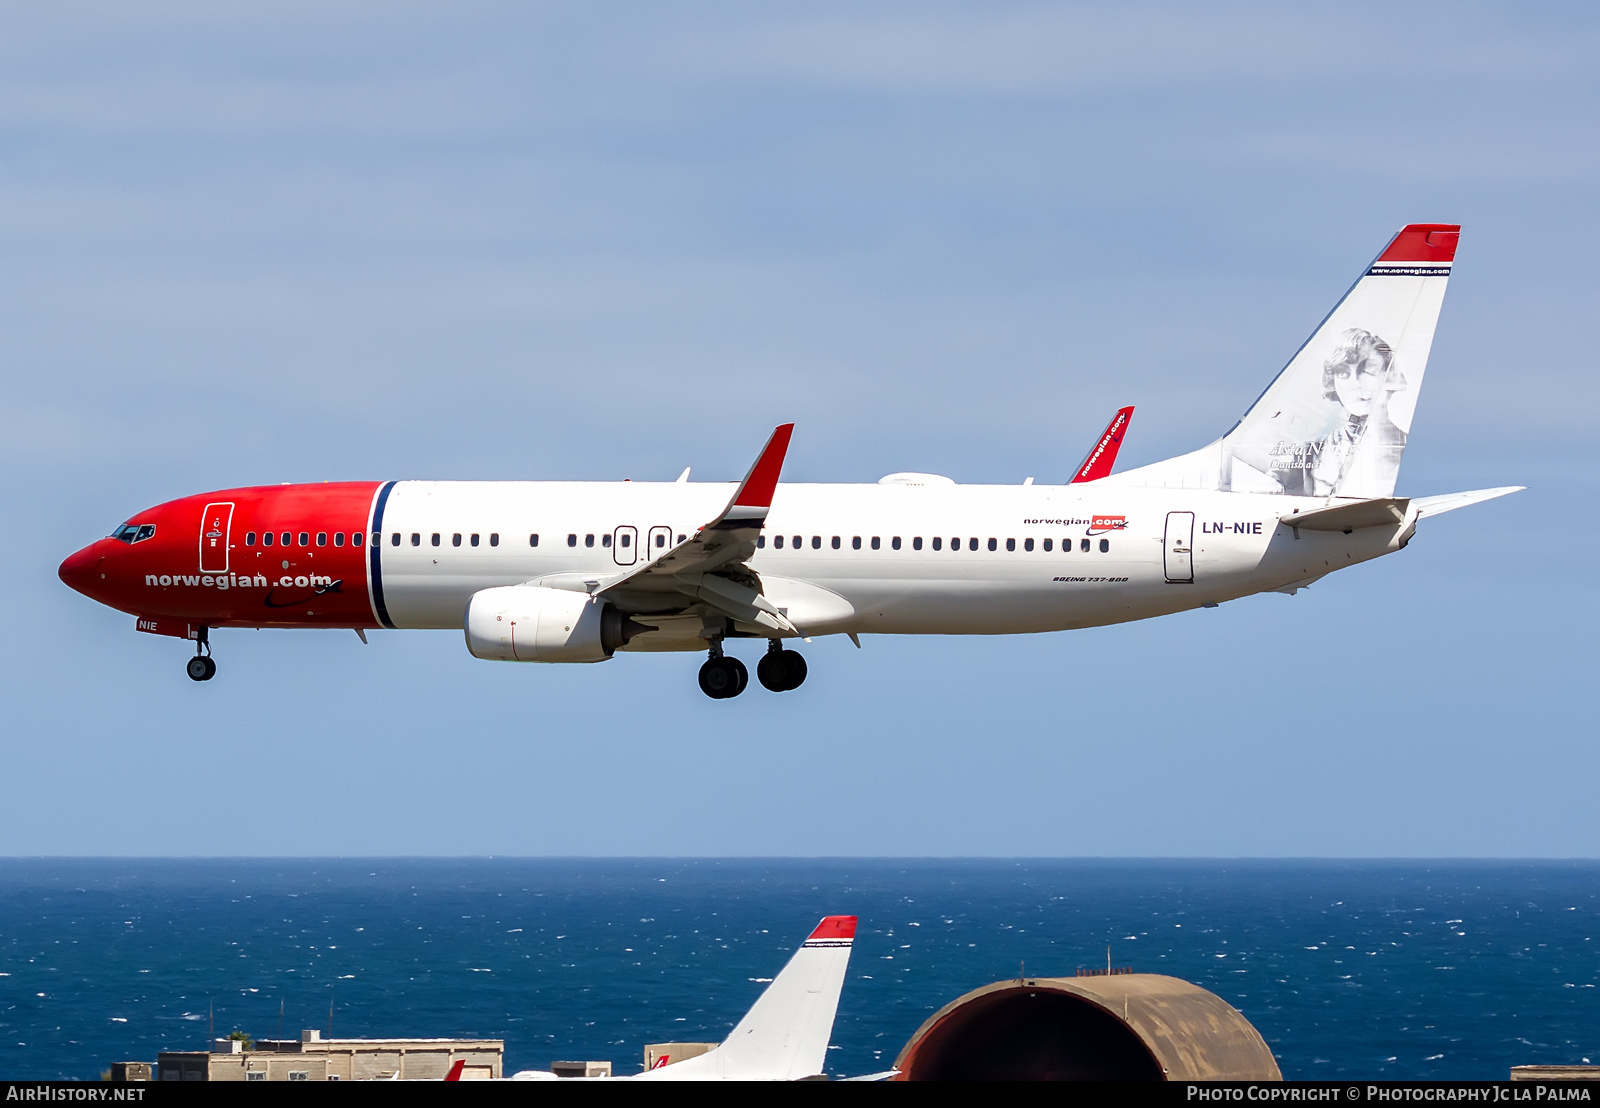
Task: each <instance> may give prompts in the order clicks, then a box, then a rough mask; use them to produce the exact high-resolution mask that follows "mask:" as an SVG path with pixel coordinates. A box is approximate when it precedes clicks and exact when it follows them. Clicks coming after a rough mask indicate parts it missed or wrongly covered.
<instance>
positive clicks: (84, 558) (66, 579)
mask: <svg viewBox="0 0 1600 1108" xmlns="http://www.w3.org/2000/svg"><path fill="white" fill-rule="evenodd" d="M95 545H98V544H95ZM104 561H105V557H104V555H102V554H100V553H98V552H97V551H96V550H95V546H86V547H84V548H83V549H82V550H80V551H78V552H77V553H76V554H73V555H72V556H70V557H69V558H68V559H67V560H66V561H64V562H62V563H61V568H60V569H59V570H57V571H56V572H57V573H58V574H60V576H61V580H62V582H63V583H64V584H65V585H66V586H67V587H68V588H70V589H76V590H77V591H78V592H81V593H83V595H85V596H93V595H94V587H95V586H96V585H98V584H99V583H100V564H101V563H102V562H104Z"/></svg>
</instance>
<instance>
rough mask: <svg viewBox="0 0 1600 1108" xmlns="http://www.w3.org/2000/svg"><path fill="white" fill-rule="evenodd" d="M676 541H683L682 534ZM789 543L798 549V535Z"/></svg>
mask: <svg viewBox="0 0 1600 1108" xmlns="http://www.w3.org/2000/svg"><path fill="white" fill-rule="evenodd" d="M678 541H679V542H682V541H683V536H682V535H680V536H678ZM791 545H792V546H793V547H794V548H795V549H796V550H799V549H800V536H799V535H796V536H795V537H794V539H793V541H792V543H791Z"/></svg>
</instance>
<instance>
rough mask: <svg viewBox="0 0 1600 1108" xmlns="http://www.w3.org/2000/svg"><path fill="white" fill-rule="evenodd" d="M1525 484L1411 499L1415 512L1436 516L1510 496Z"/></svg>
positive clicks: (1523, 487)
mask: <svg viewBox="0 0 1600 1108" xmlns="http://www.w3.org/2000/svg"><path fill="white" fill-rule="evenodd" d="M1525 488H1527V486H1526V485H1506V486H1505V487H1504V488H1499V489H1474V490H1473V491H1472V492H1447V493H1444V494H1443V495H1440V496H1421V497H1418V498H1417V499H1416V500H1414V501H1412V503H1414V504H1415V505H1416V506H1417V514H1418V515H1422V516H1436V515H1441V514H1443V513H1444V512H1453V511H1455V510H1456V509H1457V508H1465V507H1466V506H1467V505H1469V504H1481V503H1483V502H1484V501H1485V500H1493V499H1495V498H1496V497H1499V496H1510V495H1511V494H1512V493H1514V492H1521V491H1522V490H1523V489H1525Z"/></svg>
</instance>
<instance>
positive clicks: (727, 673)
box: [700, 639, 806, 700]
mask: <svg viewBox="0 0 1600 1108" xmlns="http://www.w3.org/2000/svg"><path fill="white" fill-rule="evenodd" d="M756 679H757V680H759V681H760V682H761V684H762V686H763V687H764V688H767V689H770V690H771V691H772V692H788V691H789V690H790V689H798V688H799V687H800V685H801V682H803V681H804V680H805V679H806V660H805V659H804V658H802V657H801V656H800V655H799V653H797V652H796V651H793V650H785V649H783V645H782V644H781V643H780V642H779V641H778V640H777V639H769V640H768V642H767V653H766V655H765V656H764V657H762V659H761V662H760V664H758V665H757V666H756ZM749 683H750V671H749V670H747V669H745V667H744V663H743V662H741V661H739V659H737V658H730V657H728V656H727V655H725V654H723V653H722V643H721V642H720V641H718V642H714V643H712V645H711V657H710V658H708V659H706V663H705V665H703V666H701V667H700V691H701V692H703V693H705V694H706V695H707V696H709V697H710V698H711V699H712V700H728V699H731V698H732V697H735V696H738V695H739V694H740V693H742V692H744V687H745V686H746V685H748V684H749Z"/></svg>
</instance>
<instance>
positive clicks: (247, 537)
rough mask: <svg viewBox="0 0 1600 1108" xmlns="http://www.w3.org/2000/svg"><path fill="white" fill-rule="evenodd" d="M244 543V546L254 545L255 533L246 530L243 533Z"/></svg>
mask: <svg viewBox="0 0 1600 1108" xmlns="http://www.w3.org/2000/svg"><path fill="white" fill-rule="evenodd" d="M244 544H245V545H246V546H254V545H255V544H256V533H255V532H254V531H246V532H245V533H244Z"/></svg>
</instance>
